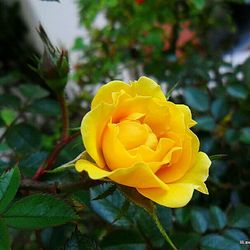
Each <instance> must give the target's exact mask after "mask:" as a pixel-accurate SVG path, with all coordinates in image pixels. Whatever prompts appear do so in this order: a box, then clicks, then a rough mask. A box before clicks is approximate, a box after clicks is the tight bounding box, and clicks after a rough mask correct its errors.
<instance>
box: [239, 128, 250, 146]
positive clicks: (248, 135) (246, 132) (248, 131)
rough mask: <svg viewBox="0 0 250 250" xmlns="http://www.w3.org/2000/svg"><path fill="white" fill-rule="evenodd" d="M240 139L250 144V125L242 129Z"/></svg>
mask: <svg viewBox="0 0 250 250" xmlns="http://www.w3.org/2000/svg"><path fill="white" fill-rule="evenodd" d="M240 141H242V142H244V143H246V144H250V127H245V128H242V129H241V130H240Z"/></svg>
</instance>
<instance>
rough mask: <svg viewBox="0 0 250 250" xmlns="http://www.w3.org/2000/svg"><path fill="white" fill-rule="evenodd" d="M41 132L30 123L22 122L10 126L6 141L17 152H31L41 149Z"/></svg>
mask: <svg viewBox="0 0 250 250" xmlns="http://www.w3.org/2000/svg"><path fill="white" fill-rule="evenodd" d="M41 139H42V138H41V134H40V132H39V131H38V130H37V129H36V128H34V127H32V126H30V125H29V124H25V123H21V124H18V125H15V126H13V127H11V128H10V130H9V131H8V133H7V136H6V141H7V143H8V145H9V146H10V147H11V148H12V149H13V150H15V151H17V153H22V154H26V153H30V152H32V151H33V152H34V151H36V150H37V149H39V147H40V145H41Z"/></svg>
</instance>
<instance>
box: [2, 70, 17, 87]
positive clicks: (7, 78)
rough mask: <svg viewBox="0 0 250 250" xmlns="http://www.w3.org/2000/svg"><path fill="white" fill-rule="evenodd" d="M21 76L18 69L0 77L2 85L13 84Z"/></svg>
mask: <svg viewBox="0 0 250 250" xmlns="http://www.w3.org/2000/svg"><path fill="white" fill-rule="evenodd" d="M19 77H20V73H19V72H17V71H12V72H9V74H7V75H4V76H1V77H0V85H11V84H12V83H14V82H16V81H17V80H18V79H19Z"/></svg>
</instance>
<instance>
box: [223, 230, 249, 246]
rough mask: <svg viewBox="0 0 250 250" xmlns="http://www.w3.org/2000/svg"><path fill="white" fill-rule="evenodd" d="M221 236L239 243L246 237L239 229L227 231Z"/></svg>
mask: <svg viewBox="0 0 250 250" xmlns="http://www.w3.org/2000/svg"><path fill="white" fill-rule="evenodd" d="M223 236H225V237H226V238H228V239H231V240H234V241H236V242H237V243H239V241H240V240H247V239H248V236H247V235H246V234H245V233H243V232H242V231H241V230H239V229H227V230H225V231H224V234H223Z"/></svg>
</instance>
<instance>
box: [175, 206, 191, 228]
mask: <svg viewBox="0 0 250 250" xmlns="http://www.w3.org/2000/svg"><path fill="white" fill-rule="evenodd" d="M175 216H176V221H177V222H178V223H179V224H181V225H182V224H186V223H187V222H188V221H189V219H190V217H191V211H190V209H189V208H177V209H175Z"/></svg>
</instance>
